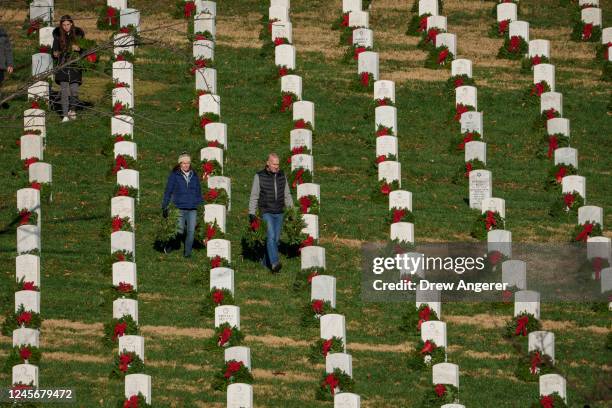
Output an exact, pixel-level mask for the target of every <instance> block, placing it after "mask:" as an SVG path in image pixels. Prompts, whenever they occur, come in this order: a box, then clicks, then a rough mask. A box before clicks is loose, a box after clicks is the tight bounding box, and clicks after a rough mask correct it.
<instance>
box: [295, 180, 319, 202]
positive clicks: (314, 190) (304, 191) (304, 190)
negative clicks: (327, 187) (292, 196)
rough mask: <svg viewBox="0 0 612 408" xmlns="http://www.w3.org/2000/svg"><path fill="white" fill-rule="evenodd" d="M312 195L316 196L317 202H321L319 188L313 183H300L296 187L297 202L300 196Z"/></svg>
mask: <svg viewBox="0 0 612 408" xmlns="http://www.w3.org/2000/svg"><path fill="white" fill-rule="evenodd" d="M308 195H313V196H316V197H317V199H318V200H319V202H320V201H321V186H319V185H318V184H315V183H302V184H298V186H297V198H298V200H299V199H300V197H302V196H308Z"/></svg>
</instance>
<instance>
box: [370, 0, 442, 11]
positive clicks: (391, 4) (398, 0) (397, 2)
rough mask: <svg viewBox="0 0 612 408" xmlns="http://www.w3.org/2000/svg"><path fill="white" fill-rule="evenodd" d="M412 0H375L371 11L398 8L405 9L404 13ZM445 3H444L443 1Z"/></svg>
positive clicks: (408, 8)
mask: <svg viewBox="0 0 612 408" xmlns="http://www.w3.org/2000/svg"><path fill="white" fill-rule="evenodd" d="M412 3H413V1H412V0H376V1H373V2H372V10H371V13H372V14H375V13H376V12H377V11H378V10H379V9H381V10H390V9H391V10H399V11H405V12H406V14H408V12H409V11H410V9H411V8H412ZM445 5H446V3H445Z"/></svg>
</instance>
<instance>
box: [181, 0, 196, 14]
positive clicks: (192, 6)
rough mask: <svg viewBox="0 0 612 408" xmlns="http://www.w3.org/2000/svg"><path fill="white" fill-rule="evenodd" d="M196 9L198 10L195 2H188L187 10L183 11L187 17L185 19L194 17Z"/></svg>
mask: <svg viewBox="0 0 612 408" xmlns="http://www.w3.org/2000/svg"><path fill="white" fill-rule="evenodd" d="M195 9H196V5H195V2H193V1H186V2H185V8H184V9H183V15H184V16H185V18H190V17H191V16H192V15H193V12H194V11H195Z"/></svg>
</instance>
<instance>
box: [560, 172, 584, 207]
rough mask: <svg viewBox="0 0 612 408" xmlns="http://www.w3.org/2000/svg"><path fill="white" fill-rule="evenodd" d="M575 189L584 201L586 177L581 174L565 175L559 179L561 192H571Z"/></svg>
mask: <svg viewBox="0 0 612 408" xmlns="http://www.w3.org/2000/svg"><path fill="white" fill-rule="evenodd" d="M574 191H576V192H577V193H578V194H580V196H581V197H582V198H583V199H584V200H585V201H586V178H584V177H583V176H565V177H563V178H562V179H561V192H562V193H563V194H565V193H573V192H574Z"/></svg>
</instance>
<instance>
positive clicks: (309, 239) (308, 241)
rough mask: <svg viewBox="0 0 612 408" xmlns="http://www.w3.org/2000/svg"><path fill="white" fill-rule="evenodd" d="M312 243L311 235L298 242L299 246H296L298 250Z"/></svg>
mask: <svg viewBox="0 0 612 408" xmlns="http://www.w3.org/2000/svg"><path fill="white" fill-rule="evenodd" d="M312 245H314V238H313V237H312V236H310V235H309V236H308V237H307V238H306V239H305V240H303V241H302V243H301V244H300V247H299V248H298V252H301V251H302V248H306V247H309V246H312Z"/></svg>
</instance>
